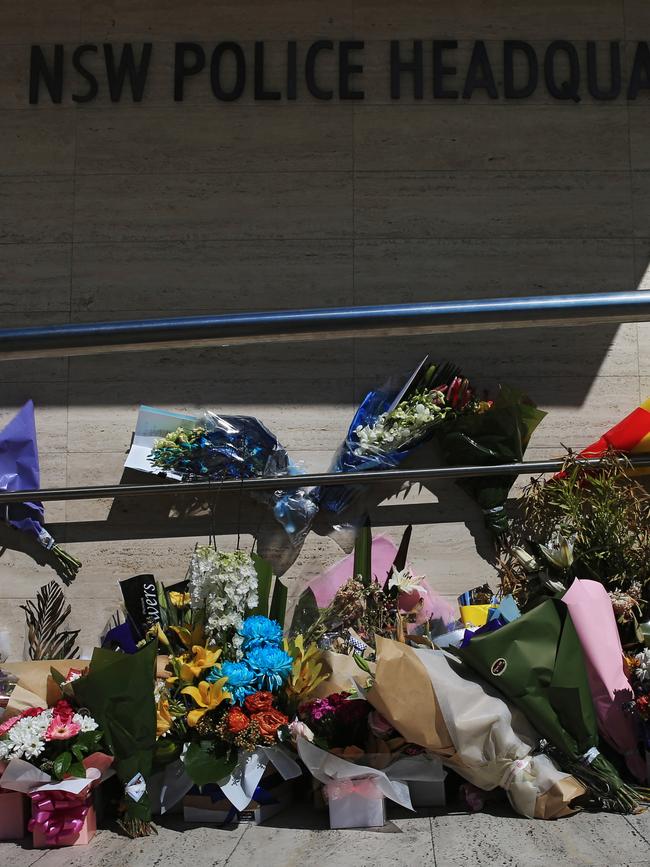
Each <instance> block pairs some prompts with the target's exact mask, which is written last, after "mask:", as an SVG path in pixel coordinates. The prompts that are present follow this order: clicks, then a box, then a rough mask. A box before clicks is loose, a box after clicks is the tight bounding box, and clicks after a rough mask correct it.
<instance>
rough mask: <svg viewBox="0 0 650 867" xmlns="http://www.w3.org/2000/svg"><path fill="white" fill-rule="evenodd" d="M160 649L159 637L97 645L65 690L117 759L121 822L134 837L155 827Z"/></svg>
mask: <svg viewBox="0 0 650 867" xmlns="http://www.w3.org/2000/svg"><path fill="white" fill-rule="evenodd" d="M156 651H157V644H156V642H155V641H149V642H148V643H147V644H145V645H144V646H142V647H141V648H139V649H138V650H137V651H136V652H135V653H122V652H118V651H113V650H107V649H106V648H95V650H94V651H93V655H92V659H91V661H90V666H89V667H88V669H87V671H85V672H84V673H83V675H82V676H81V677H77V678H76V679H74V680H73V681H72V682H71V683H69V684H67V685H66V686H64V693H68V692H69V693H70V694H72V695H73V696H74V698H75V700H76V702H77V703H78V704H79V705H81V706H82V707H86V708H88V710H89V711H90V713H92V715H93V718H94V719H96V720H97V722H98V723H99V725H100V728H101V730H102V731H103V733H104V738H105V740H106V743H107V744H108V746H109V749H110V752H111V754H112V755H113V756H114V757H115V771H116V774H117V777H118V779H119V780H120V782H121V783H122V785H123V787H124V802H123V812H124V815H123V816H122V818H121V819H120V825H121V827H122V828H123V830H124V831H125V832H126V833H127V834H128V835H129V836H130V837H142V836H146V835H147V834H150V833H152V832H153V830H154V829H153V826H152V824H151V804H150V801H149V797H148V795H147V780H148V778H149V777H150V775H151V771H152V766H153V756H154V750H155V746H156V705H155V701H154V693H153V683H154V672H155V663H156ZM54 674H55V672H54V671H53V672H52V675H53V676H54ZM58 679H59V682H60V683H63V678H60V677H59V678H58Z"/></svg>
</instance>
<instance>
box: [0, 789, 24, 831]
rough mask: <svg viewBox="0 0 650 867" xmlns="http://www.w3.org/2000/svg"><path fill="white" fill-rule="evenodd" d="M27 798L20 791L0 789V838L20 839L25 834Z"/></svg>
mask: <svg viewBox="0 0 650 867" xmlns="http://www.w3.org/2000/svg"><path fill="white" fill-rule="evenodd" d="M26 804H27V799H26V798H25V796H24V795H23V794H21V793H20V792H9V791H3V790H2V789H0V840H20V839H22V838H23V837H24V836H25V825H26V822H25V819H26V811H25V806H26Z"/></svg>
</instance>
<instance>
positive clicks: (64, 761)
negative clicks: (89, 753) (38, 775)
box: [53, 752, 85, 780]
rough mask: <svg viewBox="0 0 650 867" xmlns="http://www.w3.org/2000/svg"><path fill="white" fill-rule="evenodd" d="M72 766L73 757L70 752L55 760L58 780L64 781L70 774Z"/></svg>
mask: <svg viewBox="0 0 650 867" xmlns="http://www.w3.org/2000/svg"><path fill="white" fill-rule="evenodd" d="M71 764H72V756H71V755H70V753H68V752H65V753H61V755H60V756H57V757H56V758H55V759H54V763H53V765H54V767H53V771H54V776H55V777H56V778H57V780H62V779H63V777H64V776H65V774H67V773H68V770H69V768H70V765H71ZM84 775H85V771H84Z"/></svg>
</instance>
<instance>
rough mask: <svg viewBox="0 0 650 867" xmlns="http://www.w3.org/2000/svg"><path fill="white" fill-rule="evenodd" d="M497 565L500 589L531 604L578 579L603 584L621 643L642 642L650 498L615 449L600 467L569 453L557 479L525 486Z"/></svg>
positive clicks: (649, 577)
mask: <svg viewBox="0 0 650 867" xmlns="http://www.w3.org/2000/svg"><path fill="white" fill-rule="evenodd" d="M519 512H520V514H519V515H518V516H517V517H516V518H515V519H514V520H513V522H512V526H511V534H510V538H509V539H508V544H507V547H506V548H505V549H504V552H503V556H502V560H501V563H500V566H499V571H500V578H501V588H502V591H503V592H504V593H513V594H514V595H515V597H516V598H517V601H518V602H519V604H520V607H522V608H526V607H529V606H530V605H532V604H535V602H536V601H537V600H539V599H540V598H542V599H543V598H544V597H545V596H547V595H548V594H549V593H561V592H564V591H565V590H566V589H567V587H568V586H569V584H570V583H571V581H572V580H573V578H581V579H583V578H584V579H588V580H596V581H599V582H600V583H601V584H603V585H604V587H605V589H606V590H607V591H608V592H609V595H610V599H611V600H612V604H613V606H614V610H615V612H616V615H617V619H618V624H619V631H620V632H621V638H622V641H623V646H624V647H625V646H630V645H634V644H635V643H637V642H638V641H639V640H640V637H639V635H638V630H637V620H641V619H643V617H644V614H645V606H646V604H647V603H646V602H645V601H644V600H646V599H648V593H647V590H648V587H649V586H650V497H649V496H648V493H647V491H645V490H644V489H643V488H642V487H641V486H640V485H639V484H638V483H637V482H636V481H635V480H633V479H631V478H630V477H629V475H628V467H626V465H625V460H624V459H621V458H620V457H619V456H617V455H616V454H614V453H612V452H608V453H607V454H605V455H603V456H602V458H601V459H600V462H599V464H598V465H597V466H590V467H587V466H584V465H583V464H581V463H580V462H579V460H576V458H575V456H573V455H569V456H568V457H567V459H566V461H565V465H564V470H563V472H562V473H561V474H559V475H558V476H556V477H555V478H553V479H551V480H549V481H544V480H543V479H533V480H532V481H531V483H530V485H528V487H526V488H525V489H524V492H523V495H522V498H521V503H520V510H519Z"/></svg>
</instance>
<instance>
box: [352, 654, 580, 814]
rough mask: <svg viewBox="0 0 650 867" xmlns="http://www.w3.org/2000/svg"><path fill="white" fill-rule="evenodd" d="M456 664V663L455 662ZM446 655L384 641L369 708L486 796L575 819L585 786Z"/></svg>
mask: <svg viewBox="0 0 650 867" xmlns="http://www.w3.org/2000/svg"><path fill="white" fill-rule="evenodd" d="M451 659H452V660H453V658H451ZM456 665H457V663H456V661H455V660H453V661H450V658H449V657H448V655H447V654H446V653H445V652H444V651H440V650H429V649H426V648H422V649H415V648H411V647H407V646H406V645H405V644H399V643H397V642H394V641H389V640H388V639H382V638H378V639H377V672H376V678H375V683H374V685H373V687H372V689H371V690H369V692H368V694H367V698H368V701H369V702H370V703H371V704H372V705H373V706H374V707H375V708H376V709H377V710H378V711H379V712H380V713H381V714H382V715H383V716H384V717H386V719H388V721H389V722H390V723H391V724H392V725H393V726H394V727H395V728H396V729H397V731H399V732H400V734H401V735H402V736H403V737H405V738H406V739H407V740H408V741H411V742H412V743H416V744H419V745H420V746H423V747H425V748H426V749H428V750H430V751H431V752H433V753H436V754H437V755H439V756H440V757H441V758H442V759H443V762H444V764H446V765H447V766H448V767H451V768H453V769H454V770H456V771H457V772H458V773H459V774H460V775H461V776H462V777H464V778H465V779H466V780H468V781H469V782H470V783H473V784H474V785H475V786H478V787H479V788H481V789H485V790H488V791H489V790H491V789H495V788H497V787H498V786H501V787H502V788H503V789H505V791H506V793H507V795H508V799H509V800H510V803H511V804H512V806H513V808H514V809H515V810H516V811H517V812H518V813H520V814H521V815H523V816H528V817H529V818H539V819H552V818H559V817H560V816H565V815H569V814H570V813H572V812H574V809H573V808H572V807H571V806H570V804H571V801H573V800H574V799H575V798H577V797H580V796H581V795H584V794H585V792H586V790H585V788H584V786H583V785H582V784H581V783H579V782H578V781H577V780H575V779H574V778H573V777H571V776H570V775H568V774H566V773H564V772H562V771H560V770H558V768H557V767H556V766H555V765H554V763H553V762H552V760H551V759H550V758H549V757H548V756H545V755H535V756H533V755H531V752H532V750H533V748H534V747H535V745H536V744H537V742H538V740H539V738H538V736H537V734H536V733H535V731H534V730H533V729H532V728H531V726H530V725H529V723H528V722H527V720H526V719H525V718H524V717H523V715H522V714H520V713H519V712H518V711H516V710H511V708H510V707H509V706H508V705H507V704H506V702H505V701H503V699H501V698H499V697H498V696H496V695H494V694H493V693H491V692H488V691H487V688H486V687H485V685H483V684H482V683H480V682H477V681H475V680H473V679H467V678H465V677H461V676H460V674H458V673H457V671H456Z"/></svg>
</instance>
